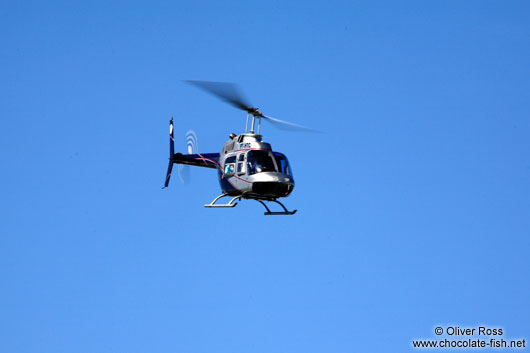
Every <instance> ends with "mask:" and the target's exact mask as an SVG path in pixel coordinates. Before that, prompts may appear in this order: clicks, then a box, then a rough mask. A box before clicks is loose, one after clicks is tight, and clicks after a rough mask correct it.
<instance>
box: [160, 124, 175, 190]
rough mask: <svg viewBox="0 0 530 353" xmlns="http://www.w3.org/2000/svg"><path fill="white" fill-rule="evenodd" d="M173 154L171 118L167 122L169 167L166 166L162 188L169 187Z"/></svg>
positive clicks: (173, 141)
mask: <svg viewBox="0 0 530 353" xmlns="http://www.w3.org/2000/svg"><path fill="white" fill-rule="evenodd" d="M174 154H175V139H174V138H173V117H171V119H170V120H169V165H168V166H167V173H166V182H165V183H164V187H163V188H162V189H164V188H167V187H168V185H169V179H170V178H171V171H172V170H173V155H174Z"/></svg>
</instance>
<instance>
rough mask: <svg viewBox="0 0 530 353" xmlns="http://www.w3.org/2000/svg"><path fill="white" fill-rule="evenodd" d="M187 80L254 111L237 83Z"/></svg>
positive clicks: (231, 102)
mask: <svg viewBox="0 0 530 353" xmlns="http://www.w3.org/2000/svg"><path fill="white" fill-rule="evenodd" d="M185 82H187V83H189V84H192V85H194V86H197V87H199V88H200V89H203V90H205V91H206V92H208V93H210V94H213V95H214V96H216V97H218V98H220V99H222V100H224V101H225V102H227V103H229V104H231V105H233V106H235V107H236V108H239V109H242V110H245V111H247V112H249V113H250V112H252V111H254V110H255V108H252V106H251V105H250V103H248V101H247V100H246V99H245V98H244V97H243V94H242V93H241V92H240V91H239V89H238V88H237V85H235V84H233V83H229V82H213V81H193V80H186V81H185Z"/></svg>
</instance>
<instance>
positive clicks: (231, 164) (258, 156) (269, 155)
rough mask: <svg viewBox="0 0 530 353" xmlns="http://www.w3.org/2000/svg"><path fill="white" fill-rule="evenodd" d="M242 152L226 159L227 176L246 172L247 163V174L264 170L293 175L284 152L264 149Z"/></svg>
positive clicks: (225, 171) (225, 172)
mask: <svg viewBox="0 0 530 353" xmlns="http://www.w3.org/2000/svg"><path fill="white" fill-rule="evenodd" d="M244 161H245V153H241V154H239V155H238V156H236V155H234V156H229V157H227V158H226V160H225V164H224V174H225V175H226V176H230V175H233V174H235V173H236V172H237V174H244V173H245V168H244V166H245V165H246V174H247V175H254V174H257V173H264V172H279V173H282V174H285V175H288V176H292V173H291V167H290V166H289V161H288V160H287V157H285V155H284V154H283V153H280V152H271V151H264V150H250V151H248V152H247V153H246V163H244Z"/></svg>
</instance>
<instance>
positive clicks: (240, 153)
mask: <svg viewBox="0 0 530 353" xmlns="http://www.w3.org/2000/svg"><path fill="white" fill-rule="evenodd" d="M186 82H187V83H189V84H191V85H194V86H196V87H198V88H200V89H203V90H205V91H206V92H208V93H210V94H213V95H214V96H216V97H218V98H220V99H222V100H224V101H225V102H227V103H229V104H231V105H232V106H234V107H236V108H238V109H241V110H243V111H246V112H247V114H246V125H245V132H244V133H241V134H239V135H236V134H234V133H231V134H230V136H229V139H228V141H226V142H225V144H224V145H223V148H222V149H221V152H220V153H188V154H182V153H175V147H174V142H175V139H174V137H173V117H171V119H170V121H169V165H168V169H167V173H166V180H165V183H164V187H163V188H166V187H168V185H169V180H170V178H171V172H172V169H173V165H174V164H183V165H191V166H196V167H203V168H211V169H217V175H218V179H219V184H220V186H221V190H222V194H221V195H219V196H217V197H216V198H215V199H214V200H213V201H212V202H210V203H209V204H206V205H204V207H208V208H215V207H235V206H236V205H237V204H238V201H241V199H247V200H255V201H257V202H259V203H261V204H262V205H263V206H264V207H265V209H266V212H265V213H264V214H265V215H294V214H295V213H296V211H297V210H294V211H289V210H287V208H286V207H285V206H284V205H283V204H282V203H281V202H280V201H278V199H279V198H283V197H287V196H289V195H290V194H291V193H292V191H293V189H294V185H295V184H294V178H293V172H292V169H291V166H290V164H289V161H288V159H287V157H286V156H285V155H284V154H283V153H281V152H277V151H274V150H273V149H272V147H271V145H270V144H269V143H267V142H264V141H263V136H262V135H260V128H261V120H262V119H264V120H267V121H268V122H270V123H272V124H273V125H274V126H276V127H277V128H280V129H283V130H301V131H306V132H319V131H317V130H313V129H310V128H307V127H304V126H301V125H297V124H293V123H290V122H287V121H283V120H279V119H275V118H272V117H270V116H267V115H264V114H262V113H261V111H259V109H258V108H255V107H253V106H252V105H251V104H249V103H248V102H247V100H246V99H245V98H243V95H242V94H241V93H240V92H239V90H238V88H237V86H236V85H235V84H233V83H227V82H211V81H186ZM249 123H250V128H249ZM225 197H229V198H230V201H229V202H227V203H218V201H219V200H221V199H223V198H225ZM266 202H267V203H271V202H272V203H275V204H278V205H280V206H281V208H282V209H283V210H282V211H276V212H273V211H271V210H270V208H269V206H268V205H267V203H266Z"/></svg>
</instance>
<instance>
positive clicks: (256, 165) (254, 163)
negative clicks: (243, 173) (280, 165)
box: [247, 150, 276, 175]
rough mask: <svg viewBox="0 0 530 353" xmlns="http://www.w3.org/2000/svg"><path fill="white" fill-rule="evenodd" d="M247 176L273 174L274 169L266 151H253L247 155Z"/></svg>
mask: <svg viewBox="0 0 530 353" xmlns="http://www.w3.org/2000/svg"><path fill="white" fill-rule="evenodd" d="M247 168H248V175H252V174H256V173H263V172H275V171H276V167H275V165H274V161H273V160H272V158H271V155H270V153H269V152H268V151H261V150H253V151H249V152H248V153H247Z"/></svg>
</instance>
